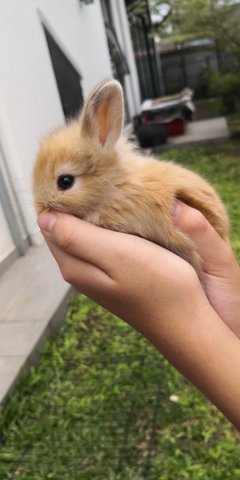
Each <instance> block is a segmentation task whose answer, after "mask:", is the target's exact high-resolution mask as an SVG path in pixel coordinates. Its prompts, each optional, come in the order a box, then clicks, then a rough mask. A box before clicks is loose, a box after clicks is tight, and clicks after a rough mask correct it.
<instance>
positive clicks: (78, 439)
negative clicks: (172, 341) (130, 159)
mask: <svg viewBox="0 0 240 480" xmlns="http://www.w3.org/2000/svg"><path fill="white" fill-rule="evenodd" d="M164 157H165V158H166V157H167V158H169V159H175V160H176V161H179V162H180V163H182V164H184V165H186V166H187V167H190V168H192V169H194V170H196V171H198V172H200V173H202V174H203V175H204V176H205V177H206V178H208V179H209V180H210V181H211V182H212V183H213V184H214V185H215V186H216V188H217V189H218V191H219V193H220V194H221V195H222V197H223V199H224V201H225V203H226V205H227V207H228V209H229V213H230V215H231V219H232V234H231V240H232V244H233V247H234V250H235V252H236V254H237V255H238V257H239V259H240V202H239V180H240V178H239V177H240V166H239V161H240V143H239V142H238V143H237V142H235V143H233V142H232V143H229V144H225V145H220V146H214V147H205V148H191V149H185V150H179V151H172V152H168V153H167V154H164ZM238 373H239V372H236V375H237V374H238ZM173 395H175V396H177V397H176V398H175V400H177V401H173V400H174V397H172V396H173ZM7 479H8V480H9V479H12V480H13V479H14V480H15V479H18V480H46V479H54V480H80V479H81V480H95V479H96V480H141V479H144V480H145V479H147V480H185V479H189V480H200V479H202V480H220V479H221V480H227V479H229V480H235V479H240V446H239V437H238V434H237V433H236V431H235V430H234V428H233V427H232V426H231V425H230V424H229V423H228V422H227V421H226V420H225V419H224V418H223V416H222V415H221V414H220V413H219V412H218V411H217V410H216V409H215V408H214V407H213V406H212V405H211V404H210V403H209V402H208V401H207V400H206V399H205V398H203V396H202V395H201V394H200V393H199V392H198V391H197V390H196V389H195V388H194V387H192V386H191V385H190V384H189V382H188V381H186V380H185V379H184V378H183V377H182V376H181V375H180V374H178V373H177V372H176V370H175V369H174V368H173V367H172V366H171V365H169V363H168V362H167V361H166V360H164V359H163V358H162V357H161V356H160V355H159V353H158V352H157V351H156V350H155V349H154V348H153V347H152V346H151V345H150V344H149V343H148V342H147V341H146V340H145V339H143V338H142V337H141V336H140V335H139V334H138V333H137V332H135V331H134V330H132V329H131V328H130V327H129V326H127V325H126V324H125V323H124V322H122V321H121V320H119V319H117V318H115V317H114V316H113V315H111V314H109V313H107V312H106V311H104V310H103V309H102V308H101V307H99V306H97V305H96V304H94V303H93V302H91V301H89V300H88V299H86V298H85V297H75V298H73V299H72V301H71V304H70V308H69V313H68V315H67V320H66V324H65V326H64V328H63V329H62V330H61V332H60V333H59V335H58V336H57V338H55V339H54V340H49V341H48V342H47V345H46V348H45V351H44V353H43V355H42V360H41V363H40V365H39V366H38V367H37V368H36V369H35V370H32V371H31V372H30V374H27V375H25V376H24V377H23V378H22V379H21V381H20V383H19V385H18V387H17V389H16V391H15V393H14V395H13V396H12V398H11V399H10V401H9V402H8V404H7V405H6V406H5V408H4V409H2V411H1V413H0V480H7Z"/></svg>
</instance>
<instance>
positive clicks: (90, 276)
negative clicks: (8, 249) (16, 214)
mask: <svg viewBox="0 0 240 480" xmlns="http://www.w3.org/2000/svg"><path fill="white" fill-rule="evenodd" d="M39 225H40V227H41V229H42V231H43V233H44V236H45V239H46V241H47V243H48V246H49V248H50V249H51V251H52V253H53V255H54V257H55V259H56V261H57V263H58V265H59V268H60V270H61V273H62V275H63V277H64V279H65V280H66V281H67V282H68V283H70V284H71V285H73V286H74V288H75V289H76V290H77V291H79V292H82V293H84V294H86V295H87V296H89V297H90V298H92V299H93V300H95V301H96V302H97V303H99V304H101V305H103V306H104V307H105V308H107V309H108V310H110V311H112V312H113V313H115V314H117V315H118V316H120V317H121V318H123V319H124V320H126V321H127V322H129V323H130V324H132V326H134V327H135V328H136V329H137V330H139V331H141V332H142V333H143V334H144V335H145V336H147V337H148V338H150V339H151V340H152V341H153V340H154V336H155V333H156V332H155V330H154V325H155V324H154V322H152V323H151V319H153V318H154V316H156V315H157V316H159V315H161V317H162V318H164V319H169V320H171V319H173V318H174V317H176V316H178V317H181V315H183V316H184V315H185V316H186V315H187V316H194V315H196V311H198V309H200V306H201V308H202V306H205V305H206V304H207V303H208V301H207V298H206V296H205V294H204V292H203V290H202V288H201V285H200V282H199V280H198V277H197V275H196V272H195V271H194V270H193V268H192V267H191V266H190V265H189V264H188V263H187V262H185V261H184V260H183V259H182V258H180V257H178V256H176V255H174V254H173V253H171V252H169V251H168V250H166V249H164V248H162V247H159V246H158V245H155V244H153V243H151V242H148V241H147V240H144V239H142V238H139V237H135V236H133V235H128V234H123V233H118V232H113V231H109V230H105V229H103V228H100V227H97V226H95V225H92V224H89V223H87V222H84V221H82V220H80V219H78V218H76V217H72V216H70V215H66V214H63V213H58V212H52V213H51V214H50V217H49V216H48V217H46V216H45V214H42V215H40V217H39ZM49 230H51V233H50V231H49ZM180 312H181V313H180ZM150 325H152V327H151V328H150Z"/></svg>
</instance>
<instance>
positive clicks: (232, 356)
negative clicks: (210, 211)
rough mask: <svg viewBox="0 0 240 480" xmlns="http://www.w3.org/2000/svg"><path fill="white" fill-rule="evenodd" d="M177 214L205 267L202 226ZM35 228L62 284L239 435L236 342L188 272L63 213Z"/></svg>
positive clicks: (173, 259)
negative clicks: (182, 380) (107, 314)
mask: <svg viewBox="0 0 240 480" xmlns="http://www.w3.org/2000/svg"><path fill="white" fill-rule="evenodd" d="M184 209H185V207H184ZM184 209H182V211H181V212H180V211H179V215H181V221H180V223H181V228H182V227H183V225H184V229H185V231H186V229H188V230H189V235H190V236H191V237H192V238H193V237H194V236H195V237H196V238H197V242H199V245H200V248H201V252H200V253H201V254H202V256H203V258H204V265H205V263H206V261H207V260H208V257H207V248H206V244H205V242H204V241H203V242H202V244H201V242H200V240H199V239H198V234H197V232H198V231H199V230H200V232H201V235H202V234H203V232H202V230H201V229H202V227H201V228H200V225H203V223H204V222H203V220H202V219H200V217H199V216H198V218H197V217H196V216H195V217H194V218H195V220H194V221H195V222H196V223H195V226H196V228H192V229H191V227H190V224H189V223H188V222H187V219H189V218H190V216H189V217H188V215H190V214H187V210H188V211H191V210H192V209H190V210H189V207H186V210H184ZM194 212H195V211H194ZM194 215H195V213H194ZM197 215H198V213H197ZM177 216H178V214H176V215H175V218H174V222H175V223H176V222H177ZM179 218H180V217H179ZM196 219H197V221H196ZM192 220H193V219H192ZM192 220H191V223H192ZM39 225H40V228H41V229H42V231H43V234H44V236H45V239H46V241H47V243H48V245H49V247H50V249H51V251H52V253H53V255H54V256H55V258H56V260H57V262H58V265H59V268H60V270H61V272H62V275H63V277H64V278H65V280H66V281H68V282H69V283H71V284H72V285H73V286H74V287H75V288H76V289H77V290H78V291H80V292H83V293H85V294H86V295H88V296H89V297H91V298H92V299H93V300H95V301H96V302H98V303H100V304H101V305H103V306H104V307H106V308H107V309H108V310H110V311H112V312H113V313H115V314H117V315H118V316H120V317H121V318H122V319H124V320H126V321H127V322H128V323H129V324H131V325H132V326H133V327H134V328H136V329H137V330H139V331H140V332H141V333H142V334H143V335H144V336H145V337H147V338H148V339H149V340H150V341H151V342H152V343H153V344H154V345H155V346H156V347H157V348H158V349H159V350H160V351H161V353H163V355H165V357H166V358H168V360H169V361H171V363H172V364H173V365H175V366H176V368H178V370H180V371H181V372H182V373H183V374H184V375H185V376H187V377H188V378H189V379H190V380H191V381H192V383H194V384H195V385H196V386H197V387H198V388H199V389H200V390H201V391H202V392H203V393H205V395H207V396H208V398H209V399H210V400H211V401H212V402H213V403H215V404H216V405H217V406H218V408H219V409H220V410H222V412H223V413H224V414H225V415H226V416H227V417H228V418H229V419H230V420H231V421H232V423H233V424H234V425H235V426H236V427H237V428H239V429H240V413H239V399H240V377H239V376H236V375H235V371H236V370H239V368H240V341H239V339H238V338H237V337H236V336H235V335H234V334H233V333H232V332H231V330H230V329H229V328H228V327H227V326H226V324H225V323H224V322H223V321H222V319H221V318H220V316H219V314H217V312H216V310H215V309H214V308H213V307H212V306H211V304H210V302H209V300H208V298H207V296H206V294H205V293H204V291H203V288H202V286H201V284H200V282H199V279H198V277H197V275H196V272H195V271H194V269H193V268H192V267H191V266H190V265H189V264H188V263H187V262H185V261H184V260H183V259H182V258H180V257H178V256H176V255H174V254H173V253H172V252H169V251H168V250H166V249H164V248H162V247H159V246H158V245H155V244H153V243H151V242H148V241H147V240H144V239H142V238H138V237H135V236H132V235H127V234H122V233H118V232H112V231H108V230H105V229H102V228H100V227H96V226H95V225H91V224H88V223H86V222H84V221H82V220H80V219H78V218H75V217H72V216H70V215H66V214H63V213H58V212H52V213H51V214H41V215H40V217H39ZM197 225H199V227H197ZM179 227H180V225H179ZM205 228H206V227H205ZM198 229H199V230H198ZM216 240H218V238H217V239H216V238H215V240H214V239H213V243H214V241H216ZM205 241H206V239H205ZM197 242H196V243H197ZM221 248H222V249H223V250H222V251H224V252H227V251H228V257H227V258H228V259H229V265H233V263H234V261H233V258H232V254H231V251H230V252H229V250H228V247H225V243H224V245H223V244H221ZM225 248H226V250H225ZM213 252H214V249H213ZM212 258H213V260H214V257H212ZM210 259H211V258H210V257H209V263H210V265H213V266H212V267H211V269H210V267H209V270H208V271H207V270H206V273H205V275H206V291H207V294H208V295H211V294H212V300H211V303H213V299H214V298H216V299H217V300H218V302H217V300H216V306H217V307H218V308H220V305H221V302H219V298H218V295H217V284H216V283H215V284H214V282H213V281H212V283H211V282H210V284H208V280H209V279H210V275H213V273H215V276H216V277H218V276H219V277H221V276H220V274H219V275H217V274H216V272H218V270H217V269H214V261H213V263H211V262H210ZM219 265H220V263H219ZM224 265H225V267H224ZM227 265H228V262H227V261H226V262H225V261H224V262H223V267H224V268H223V269H221V268H220V269H219V271H221V272H222V271H225V270H226V272H228V271H229V272H230V271H231V270H232V267H231V268H230V266H229V267H227ZM233 270H234V272H235V267H234V268H233ZM222 277H223V278H225V277H226V278H230V274H229V275H225V277H224V275H222ZM222 277H221V278H222ZM213 278H215V277H214V276H213ZM236 278H237V275H236ZM211 285H212V287H210V286H211ZM214 285H216V286H215V288H213V286H214ZM236 290H237V288H236ZM212 292H215V296H214V295H213V293H212ZM229 292H230V289H229ZM230 297H231V295H230V294H229V298H230ZM232 297H234V295H232ZM228 304H229V305H231V302H229V301H228ZM230 310H231V311H233V306H231V308H230V306H229V308H228V309H227V311H228V312H230ZM224 311H225V310H224ZM223 313H224V312H223Z"/></svg>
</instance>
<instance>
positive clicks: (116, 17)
mask: <svg viewBox="0 0 240 480" xmlns="http://www.w3.org/2000/svg"><path fill="white" fill-rule="evenodd" d="M110 6H111V11H112V16H113V21H114V28H115V31H116V34H117V38H118V41H119V44H120V46H121V49H122V51H123V52H124V55H125V57H126V60H127V63H128V68H129V75H126V76H125V86H126V95H127V101H128V109H129V114H130V117H131V118H132V117H133V116H134V115H136V114H137V113H139V109H140V104H141V97H140V89H139V81H138V75H137V67H136V63H135V59H134V53H133V45H132V39H131V35H130V29H129V24H128V18H127V12H126V6H125V2H124V1H121V0H110Z"/></svg>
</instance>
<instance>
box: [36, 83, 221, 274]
mask: <svg viewBox="0 0 240 480" xmlns="http://www.w3.org/2000/svg"><path fill="white" fill-rule="evenodd" d="M123 111H124V105H123V94H122V88H121V86H120V84H119V83H118V82H117V81H115V80H109V81H106V82H103V83H101V84H100V85H98V86H97V87H96V88H95V90H94V91H93V92H92V93H91V94H90V96H89V98H88V99H87V101H86V104H85V106H84V108H83V111H82V113H81V115H80V119H79V120H75V121H72V122H70V123H69V124H68V125H67V126H64V127H63V128H62V129H59V130H56V131H55V132H54V133H52V134H51V135H49V136H48V137H47V138H46V139H44V140H43V142H42V144H41V147H40V151H39V154H38V157H37V160H36V163H35V166H34V172H33V186H34V196H35V203H36V209H37V213H40V212H42V211H43V210H45V209H55V210H58V211H62V212H67V213H71V214H73V215H76V216H78V217H80V218H82V219H84V220H87V221H88V222H91V223H94V224H96V225H100V226H102V227H104V228H108V229H111V230H117V231H120V232H128V233H131V234H134V235H138V236H141V237H144V238H147V239H149V240H151V241H153V242H155V243H157V244H159V245H162V246H164V247H166V248H167V249H169V250H171V251H172V252H174V253H176V254H177V255H180V256H181V257H183V258H184V259H185V260H187V261H188V262H190V263H191V264H192V265H193V267H194V268H195V269H196V271H197V273H198V274H199V275H201V260H200V258H199V256H198V254H197V251H196V248H195V246H194V244H193V242H192V241H191V240H190V238H188V237H187V236H186V235H184V234H183V233H181V232H180V231H179V230H177V229H176V228H175V227H174V225H173V222H172V210H173V205H174V200H175V199H176V198H179V199H181V200H182V201H184V202H186V203H187V204H189V205H191V206H193V207H195V208H197V209H198V210H200V211H201V212H202V213H203V214H204V215H205V216H206V218H207V219H208V221H209V222H210V223H211V224H212V225H213V227H214V228H215V229H216V231H217V232H218V233H219V235H220V236H221V237H223V238H225V237H227V235H228V229H229V222H228V217H227V214H226V211H225V208H224V206H223V204H222V202H221V200H220V199H219V197H218V195H217V194H216V192H215V190H214V189H213V188H212V187H211V186H210V185H209V184H208V183H207V182H206V181H205V180H203V179H202V178H201V177H200V176H199V175H197V174H196V173H193V172H191V171H189V170H187V169H185V168H183V167H181V166H178V165H175V164H174V163H171V162H164V161H158V160H155V159H154V158H152V157H146V156H143V155H142V154H141V153H140V152H139V151H137V150H136V148H135V147H134V145H132V144H130V143H129V142H127V141H126V140H125V139H124V137H123V136H122V126H123ZM186 155H187V152H186ZM69 175H70V176H72V177H73V178H72V181H73V184H72V185H71V186H70V187H69V188H68V187H67V188H66V189H64V190H63V189H60V188H59V185H58V183H57V182H58V179H59V177H61V176H63V177H64V176H69ZM64 178H65V177H64Z"/></svg>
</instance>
